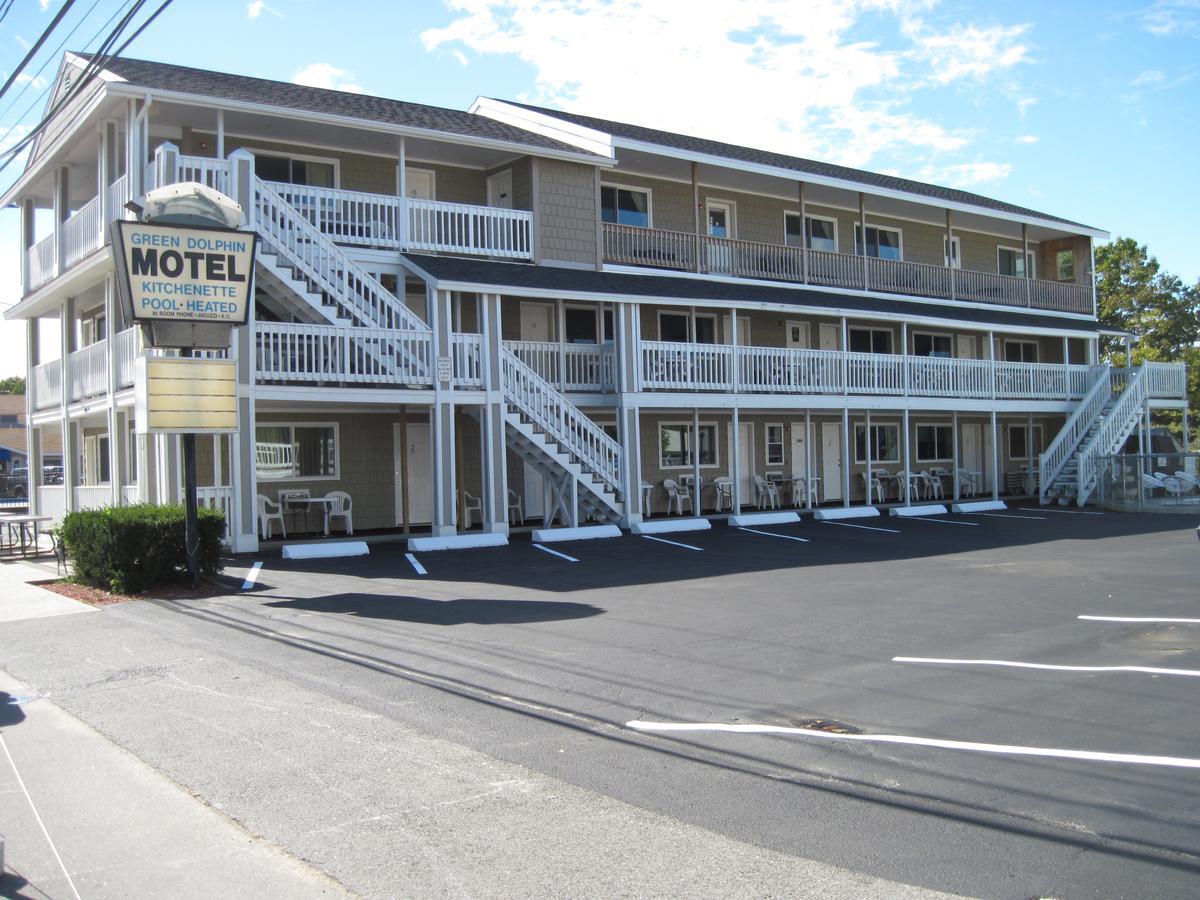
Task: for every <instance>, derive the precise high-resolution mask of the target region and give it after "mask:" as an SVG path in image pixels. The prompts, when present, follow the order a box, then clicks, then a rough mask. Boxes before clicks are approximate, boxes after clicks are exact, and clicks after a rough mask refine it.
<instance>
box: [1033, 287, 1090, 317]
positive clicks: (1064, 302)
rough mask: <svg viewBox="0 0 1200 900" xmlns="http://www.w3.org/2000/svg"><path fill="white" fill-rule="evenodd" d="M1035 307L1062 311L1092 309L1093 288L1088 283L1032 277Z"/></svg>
mask: <svg viewBox="0 0 1200 900" xmlns="http://www.w3.org/2000/svg"><path fill="white" fill-rule="evenodd" d="M1030 290H1031V296H1032V304H1031V305H1032V306H1033V307H1034V308H1035V309H1054V310H1058V311H1060V312H1076V313H1078V312H1082V313H1090V312H1091V311H1092V289H1091V287H1089V286H1088V285H1086V284H1073V283H1071V282H1064V281H1039V280H1038V279H1036V278H1035V279H1032V284H1031V287H1030Z"/></svg>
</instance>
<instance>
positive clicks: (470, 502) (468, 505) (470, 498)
mask: <svg viewBox="0 0 1200 900" xmlns="http://www.w3.org/2000/svg"><path fill="white" fill-rule="evenodd" d="M463 497H464V498H466V499H465V500H464V502H463V519H464V522H463V528H470V527H471V526H472V525H473V524H474V516H472V515H471V513H473V512H478V513H479V520H480V521H481V522H482V521H483V498H482V497H476V496H474V495H473V494H472V493H471V492H470V491H463Z"/></svg>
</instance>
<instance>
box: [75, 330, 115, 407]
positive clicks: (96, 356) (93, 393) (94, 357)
mask: <svg viewBox="0 0 1200 900" xmlns="http://www.w3.org/2000/svg"><path fill="white" fill-rule="evenodd" d="M67 371H68V372H70V375H71V394H70V396H71V399H72V400H82V399H83V398H84V397H98V396H100V395H101V394H106V393H108V341H96V343H94V344H88V345H87V346H86V347H84V348H82V349H81V350H76V351H75V352H74V353H72V354H71V357H70V362H69V365H68V368H67Z"/></svg>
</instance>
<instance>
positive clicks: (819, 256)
mask: <svg viewBox="0 0 1200 900" xmlns="http://www.w3.org/2000/svg"><path fill="white" fill-rule="evenodd" d="M808 283H809V284H822V285H826V286H828V287H851V288H855V287H857V288H860V287H862V286H863V264H862V257H861V256H851V255H850V254H849V253H832V252H830V251H828V250H809V251H808Z"/></svg>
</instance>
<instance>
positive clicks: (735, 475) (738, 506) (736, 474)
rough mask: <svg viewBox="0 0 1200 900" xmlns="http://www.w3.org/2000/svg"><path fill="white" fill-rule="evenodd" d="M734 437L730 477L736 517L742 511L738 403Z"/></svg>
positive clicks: (735, 412)
mask: <svg viewBox="0 0 1200 900" xmlns="http://www.w3.org/2000/svg"><path fill="white" fill-rule="evenodd" d="M731 427H732V428H733V437H732V438H731V439H730V442H729V445H730V446H731V447H732V448H733V449H732V452H730V454H729V469H730V472H729V474H730V476H731V478H732V481H733V503H732V504H731V505H732V507H733V514H734V515H735V516H736V515H738V514H739V513H741V511H742V468H741V459H742V441H741V436H742V423H741V417H740V416H739V415H738V406H737V403H734V405H733V422H732V424H731Z"/></svg>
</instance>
